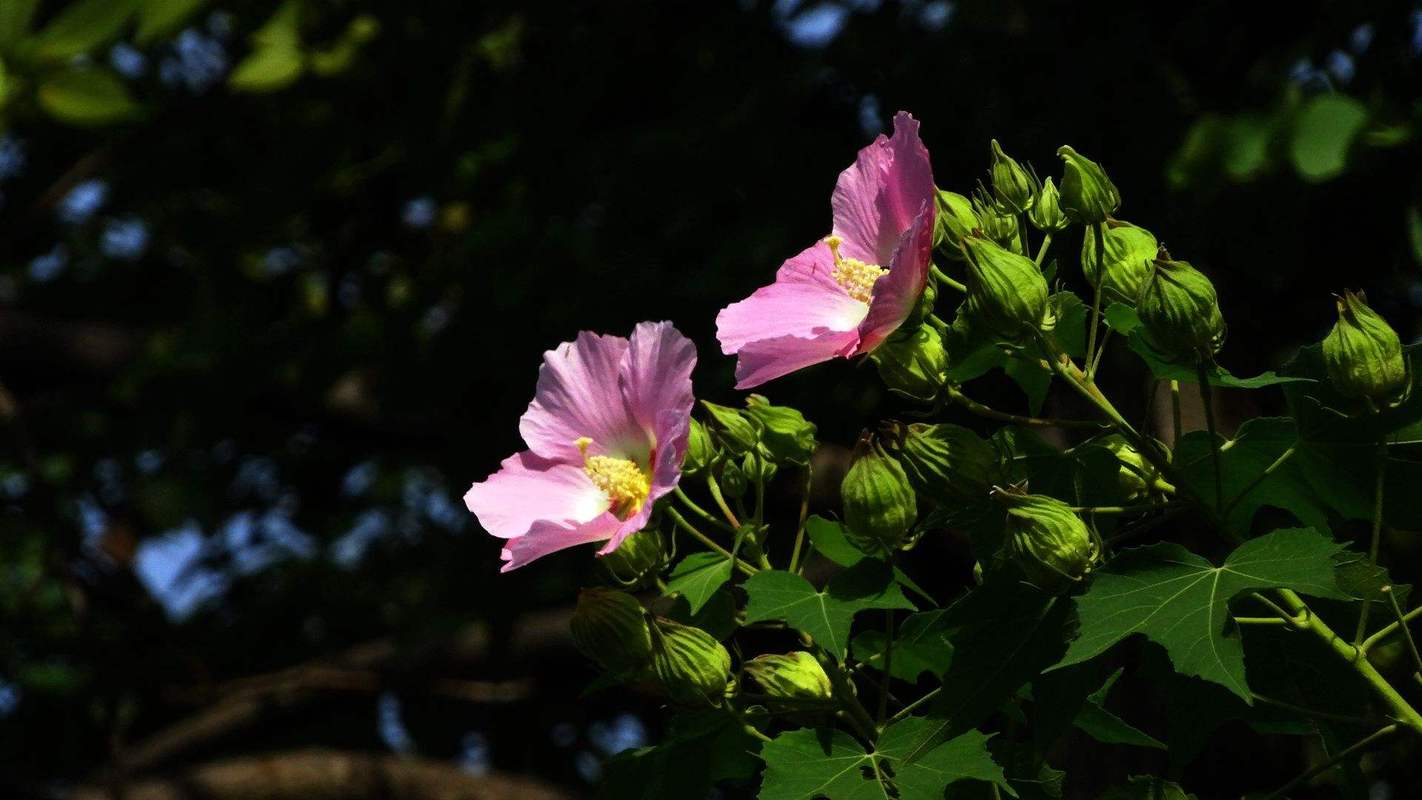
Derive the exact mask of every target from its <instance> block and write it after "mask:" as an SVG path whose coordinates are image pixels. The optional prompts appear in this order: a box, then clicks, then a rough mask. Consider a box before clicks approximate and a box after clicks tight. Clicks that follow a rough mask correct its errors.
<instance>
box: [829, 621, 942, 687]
mask: <svg viewBox="0 0 1422 800" xmlns="http://www.w3.org/2000/svg"><path fill="white" fill-rule="evenodd" d="M947 614H948V612H947V611H946V610H944V609H934V610H933V611H925V612H923V613H921V614H910V615H909V616H907V617H905V618H904V620H903V621H902V622H901V623H899V626H898V631H897V635H895V637H894V654H893V659H892V662H891V664H890V669H891V670H892V672H893V676H894V677H895V678H898V679H899V680H901V681H908V682H910V683H913V682H914V681H917V680H918V679H919V676H920V675H922V674H923V673H925V672H928V673H931V674H933V675H941V674H943V672H944V671H946V670H947V669H948V666H949V664H951V663H952V661H953V645H952V643H951V642H949V641H948V635H947V623H948V620H947ZM853 650H854V658H855V660H857V661H862V662H864V663H866V664H868V665H870V666H872V667H874V668H875V669H878V670H881V671H882V670H883V668H884V666H883V658H884V632H883V631H877V630H868V631H865V632H863V633H861V634H859V635H858V636H856V637H854V643H853Z"/></svg>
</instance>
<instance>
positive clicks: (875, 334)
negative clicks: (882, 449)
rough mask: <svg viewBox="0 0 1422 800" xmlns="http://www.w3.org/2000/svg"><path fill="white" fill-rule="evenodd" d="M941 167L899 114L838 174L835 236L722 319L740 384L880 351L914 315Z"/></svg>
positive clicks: (720, 328) (914, 124) (721, 332)
mask: <svg viewBox="0 0 1422 800" xmlns="http://www.w3.org/2000/svg"><path fill="white" fill-rule="evenodd" d="M933 195H934V188H933V169H932V167H931V166H930V165H929V162H928V149H927V148H925V147H924V146H923V142H922V141H921V140H920V139H919V138H918V121H917V120H915V119H914V118H913V117H912V116H910V115H909V114H908V113H907V112H903V111H900V112H899V113H898V114H897V115H896V116H895V117H894V135H893V136H892V137H885V136H882V135H881V136H879V138H877V139H875V140H874V142H873V143H872V144H870V145H869V146H868V147H866V148H864V149H863V150H860V151H859V158H858V159H857V160H856V161H855V162H854V165H853V166H851V167H850V168H849V169H846V170H845V171H844V172H841V173H840V175H839V181H838V182H837V183H836V184H835V187H834V196H833V197H832V199H831V206H832V207H833V209H834V227H833V229H832V232H831V234H830V236H828V237H827V238H825V239H822V240H821V241H818V242H816V243H815V244H814V245H812V246H810V247H809V248H807V249H805V250H804V251H803V252H802V253H800V254H799V255H797V256H795V257H794V258H792V259H790V260H788V261H786V262H785V264H784V265H783V266H781V267H780V270H779V271H778V272H776V273H775V282H774V283H772V284H771V285H769V286H764V287H761V288H760V289H757V290H756V291H755V293H754V294H752V295H751V296H750V297H748V298H746V299H745V300H742V301H740V302H739V303H732V304H731V305H729V306H727V307H726V308H724V309H722V310H721V313H720V314H718V315H717V317H716V338H718V339H720V340H721V349H722V350H723V351H724V352H725V353H726V354H727V355H735V356H736V388H738V389H749V388H751V387H753V386H759V385H760V384H762V383H765V382H766V381H768V380H771V379H773V378H778V377H780V376H782V375H788V374H789V373H791V372H794V371H795V370H797V369H800V368H802V367H807V366H810V365H811V364H818V363H820V362H821V361H828V360H830V359H831V358H834V357H836V356H839V357H842V358H849V357H851V356H856V355H859V354H861V353H867V352H869V351H871V350H873V349H874V348H875V347H878V346H879V344H880V343H881V342H883V341H884V339H886V338H888V336H889V334H891V333H893V332H894V330H895V329H897V328H898V327H899V325H901V324H903V321H904V320H905V319H907V318H908V316H909V314H910V313H911V312H912V311H913V308H914V306H915V304H917V303H918V300H919V297H921V296H922V295H923V289H924V286H926V285H927V283H928V272H929V266H930V259H931V258H932V254H933V253H932V251H933V222H934V215H935V213H936V212H937V206H936V204H935V203H934V196H933Z"/></svg>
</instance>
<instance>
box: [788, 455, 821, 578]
mask: <svg viewBox="0 0 1422 800" xmlns="http://www.w3.org/2000/svg"><path fill="white" fill-rule="evenodd" d="M814 474H815V471H814V467H813V466H811V465H810V464H809V463H806V464H805V490H804V492H802V493H801V495H800V522H799V524H798V525H797V526H796V528H795V549H794V550H792V551H790V571H791V572H793V573H795V574H796V575H799V574H800V551H801V549H802V548H803V547H804V545H805V527H806V525H807V524H808V522H809V520H810V489H811V487H812V486H813V485H814V483H813V481H814Z"/></svg>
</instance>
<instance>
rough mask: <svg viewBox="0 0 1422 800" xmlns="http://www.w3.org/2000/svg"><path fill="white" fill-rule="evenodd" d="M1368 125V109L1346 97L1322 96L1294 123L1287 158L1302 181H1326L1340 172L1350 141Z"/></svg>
mask: <svg viewBox="0 0 1422 800" xmlns="http://www.w3.org/2000/svg"><path fill="white" fill-rule="evenodd" d="M1367 122H1368V109H1367V108H1366V107H1364V106H1363V104H1362V103H1359V102H1358V101H1357V100H1354V99H1353V98H1351V97H1348V96H1347V95H1342V94H1321V95H1319V96H1317V97H1315V98H1313V99H1312V100H1310V101H1309V102H1308V104H1307V105H1305V106H1304V107H1303V110H1302V111H1301V112H1299V115H1298V117H1297V118H1296V119H1295V120H1294V131H1293V138H1292V140H1291V141H1290V142H1289V156H1290V157H1291V158H1292V159H1293V162H1294V168H1295V169H1297V170H1298V172H1299V175H1300V176H1301V177H1302V178H1304V180H1309V181H1325V180H1328V179H1329V178H1333V177H1336V176H1337V175H1338V174H1339V173H1341V172H1342V171H1343V168H1344V166H1346V165H1347V161H1348V150H1349V149H1350V148H1351V147H1352V145H1353V140H1354V139H1356V138H1357V137H1358V134H1359V133H1361V132H1362V130H1363V126H1364V125H1366V124H1367Z"/></svg>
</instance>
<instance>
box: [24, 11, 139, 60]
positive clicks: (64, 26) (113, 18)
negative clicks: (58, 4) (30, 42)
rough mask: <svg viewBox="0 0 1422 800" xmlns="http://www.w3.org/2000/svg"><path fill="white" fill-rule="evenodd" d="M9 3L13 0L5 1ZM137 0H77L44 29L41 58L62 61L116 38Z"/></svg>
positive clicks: (39, 41) (39, 43)
mask: <svg viewBox="0 0 1422 800" xmlns="http://www.w3.org/2000/svg"><path fill="white" fill-rule="evenodd" d="M5 2H6V3H7V4H8V3H9V2H10V0H5ZM137 8H138V2H137V0H78V2H75V3H71V4H69V5H68V6H66V7H65V9H64V10H63V11H61V12H59V14H58V15H57V16H56V17H55V18H54V19H53V20H51V21H50V23H49V24H48V25H46V26H44V29H43V30H41V31H40V32H39V34H38V38H37V40H36V43H37V53H38V54H39V55H40V57H42V58H47V59H54V60H63V59H67V58H72V57H73V56H77V55H79V54H81V53H86V52H88V51H90V50H92V49H94V48H95V47H98V46H99V45H101V44H103V43H105V42H107V41H109V40H111V39H114V38H117V37H118V35H119V33H120V31H122V30H123V27H124V25H125V24H127V22H128V20H129V18H130V17H132V16H133V12H134V11H135V10H137Z"/></svg>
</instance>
